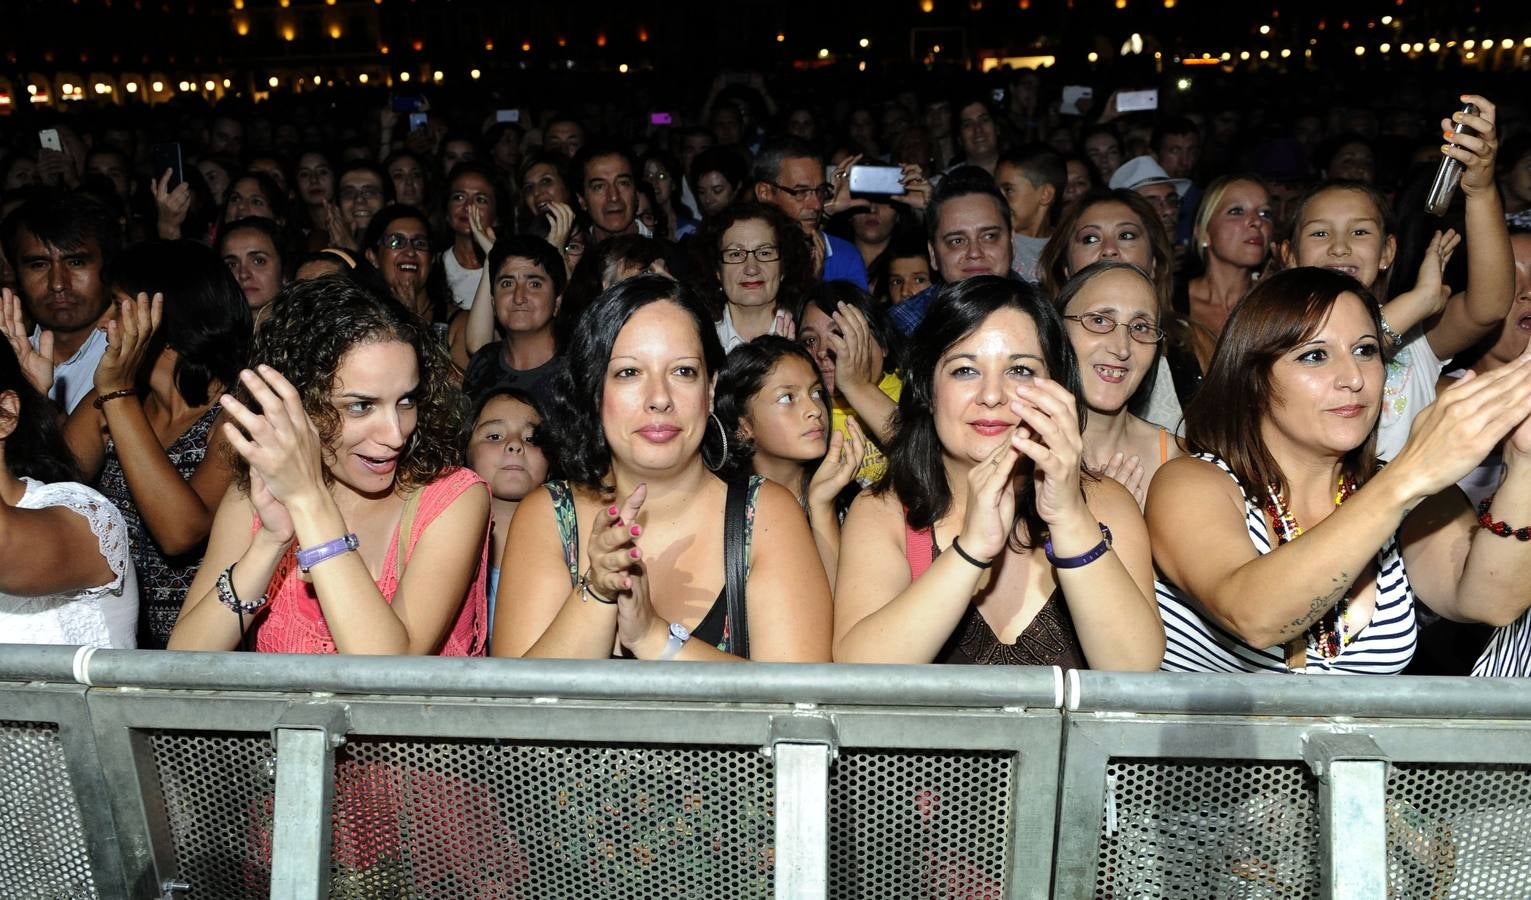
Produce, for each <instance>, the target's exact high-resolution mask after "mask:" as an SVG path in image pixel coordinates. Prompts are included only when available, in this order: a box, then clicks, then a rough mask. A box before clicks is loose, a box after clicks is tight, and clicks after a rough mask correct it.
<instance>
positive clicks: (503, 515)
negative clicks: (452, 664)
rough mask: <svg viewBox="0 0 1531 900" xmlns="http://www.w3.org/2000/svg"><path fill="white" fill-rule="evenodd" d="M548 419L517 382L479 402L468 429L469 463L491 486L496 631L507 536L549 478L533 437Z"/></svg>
mask: <svg viewBox="0 0 1531 900" xmlns="http://www.w3.org/2000/svg"><path fill="white" fill-rule="evenodd" d="M541 424H542V412H541V410H540V409H539V407H538V401H537V399H536V398H535V397H533V396H532V395H531V394H529V393H527V392H525V391H522V390H518V389H516V388H512V387H494V388H490V389H489V391H488V392H487V393H485V394H484V395H483V399H481V400H480V401H479V403H478V409H477V411H476V412H475V414H474V417H473V430H472V431H470V432H469V433H468V466H469V467H470V468H471V469H473V471H475V472H477V473H478V477H480V478H482V479H484V482H485V483H486V484H488V485H489V495H490V497H491V498H492V502H491V504H490V517H491V519H492V520H493V523H494V524H493V527H492V529H491V531H490V540H489V563H490V565H489V583H488V598H489V616H488V628H489V632H490V634H493V633H494V599H495V592H496V591H497V590H498V589H499V584H500V557H501V556H503V555H504V553H505V535H506V533H507V532H508V531H509V530H510V521H511V519H512V518H514V517H515V515H516V508H517V507H518V506H520V505H521V501H522V500H523V499H524V498H525V497H526V495H527V494H530V493H531V492H532V491H533V490H534V489H535V488H537V487H538V486H540V485H541V484H542V483H543V482H544V481H546V480H547V477H548V459H547V456H546V455H545V454H544V453H543V452H542V448H541V447H539V446H537V444H536V443H535V441H534V440H533V434H534V432H535V431H536V430H537V428H538V426H540V425H541Z"/></svg>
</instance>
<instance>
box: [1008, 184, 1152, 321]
mask: <svg viewBox="0 0 1531 900" xmlns="http://www.w3.org/2000/svg"><path fill="white" fill-rule="evenodd" d="M1092 171H1093V170H1092ZM1101 203H1120V204H1122V205H1123V206H1125V207H1127V208H1128V209H1130V210H1132V214H1133V215H1134V216H1137V218H1138V221H1140V222H1142V223H1143V235H1144V237H1146V238H1147V239H1148V250H1149V258H1150V260H1151V262H1152V263H1153V272H1151V273H1150V277H1151V278H1153V282H1154V294H1155V295H1156V296H1157V297H1158V298H1159V310H1160V316H1161V317H1164V316H1168V315H1169V314H1170V310H1171V303H1170V295H1171V293H1172V292H1173V290H1174V274H1175V273H1174V248H1173V246H1172V245H1171V244H1170V236H1169V235H1168V234H1166V233H1165V231H1164V224H1163V223H1161V222H1160V221H1159V215H1158V213H1156V212H1154V208H1153V207H1152V206H1149V205H1148V201H1147V200H1144V199H1143V196H1142V195H1141V194H1139V193H1138V192H1137V191H1133V190H1128V189H1127V188H1117V189H1116V190H1108V189H1106V188H1092V189H1091V190H1090V191H1089V192H1087V193H1085V194H1084V195H1082V196H1080V197H1079V199H1078V200H1076V201H1074V205H1073V206H1070V207H1068V208H1066V209H1065V210H1064V212H1063V216H1062V218H1061V219H1059V221H1058V227H1057V228H1056V229H1054V230H1053V236H1052V237H1050V238H1048V239H1047V244H1046V245H1045V246H1044V247H1043V248H1042V255H1041V257H1039V258H1038V260H1037V271H1038V272H1040V273H1041V275H1042V292H1043V293H1045V294H1048V295H1056V294H1057V293H1058V291H1060V290H1062V289H1063V285H1064V283H1065V282H1067V281H1068V280H1069V277H1070V276H1071V275H1073V274H1075V273H1072V272H1070V271H1069V244H1070V243H1071V242H1072V241H1073V240H1074V229H1076V228H1078V227H1079V220H1080V219H1082V218H1084V214H1085V212H1086V211H1087V210H1089V209H1090V207H1092V206H1096V205H1098V204H1101Z"/></svg>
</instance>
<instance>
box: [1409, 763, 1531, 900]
mask: <svg viewBox="0 0 1531 900" xmlns="http://www.w3.org/2000/svg"><path fill="white" fill-rule="evenodd" d="M1387 813H1388V814H1387V825H1388V886H1389V894H1390V895H1391V896H1392V897H1395V898H1398V900H1404V898H1419V900H1447V898H1463V900H1468V898H1473V900H1476V898H1483V897H1531V768H1527V767H1523V766H1472V767H1468V766H1421V765H1398V766H1394V768H1393V771H1392V775H1391V777H1390V778H1389V779H1388V809H1387Z"/></svg>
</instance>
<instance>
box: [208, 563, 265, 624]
mask: <svg viewBox="0 0 1531 900" xmlns="http://www.w3.org/2000/svg"><path fill="white" fill-rule="evenodd" d="M213 589H214V590H215V591H217V592H218V602H219V603H222V604H223V605H224V606H227V607H228V608H229V609H231V610H233V611H234V612H237V613H239V614H240V615H241V616H248V615H249V614H251V613H253V612H255V611H256V610H258V609H260V608H261V607H262V606H265V605H266V601H267V600H268V599H269V598H268V597H267V595H265V594H261V595H260V599H259V600H256V601H255V602H254V603H246V602H244V601H243V600H241V599H239V595H238V594H235V593H234V566H232V565H231V566H229V567H228V568H227V569H224V570H223V571H222V572H221V573H220V574H219V575H218V581H217V583H215V584H214V585H213Z"/></svg>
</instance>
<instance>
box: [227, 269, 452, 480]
mask: <svg viewBox="0 0 1531 900" xmlns="http://www.w3.org/2000/svg"><path fill="white" fill-rule="evenodd" d="M385 341H401V342H403V343H405V344H408V345H410V346H411V347H413V348H414V350H415V359H416V360H417V362H418V365H419V367H420V387H419V390H418V392H417V394H416V396H415V403H416V405H415V409H416V425H415V431H414V433H413V434H412V435H410V439H409V443H407V444H406V445H405V446H404V452H403V453H402V454H401V456H400V458H399V468H398V476H397V478H396V479H395V481H394V489H395V490H396V491H400V492H404V493H408V492H410V491H413V490H416V489H418V488H420V487H423V486H425V485H426V484H429V483H430V482H431V481H434V480H435V479H436V478H438V477H440V476H441V474H442V473H443V472H445V471H447V470H448V469H452V468H455V467H457V466H459V465H461V463H462V456H463V438H462V435H463V418H464V414H465V409H464V407H465V405H466V400H465V399H464V397H463V394H462V391H461V390H459V389H458V387H457V384H456V382H455V381H454V379H453V377H452V361H451V358H450V357H449V356H448V355H447V351H446V348H445V347H443V346H442V344H441V341H440V340H439V339H438V338H437V337H436V335H435V333H434V331H433V330H432V329H431V326H430V325H429V324H428V323H427V322H425V321H424V320H423V319H421V318H420V317H418V316H416V315H415V314H414V313H413V312H411V311H410V310H407V309H405V308H404V307H403V306H401V305H400V304H399V303H398V302H397V301H395V300H393V299H392V298H386V297H380V296H378V295H377V294H375V293H373V292H372V291H369V290H367V289H366V288H364V287H362V286H360V285H358V284H357V283H356V282H354V281H352V280H350V279H348V278H344V277H342V276H338V275H330V276H326V277H324V278H315V279H312V280H309V281H295V282H292V283H291V284H289V285H287V286H286V287H285V288H283V289H282V292H281V293H280V294H278V295H277V298H276V299H275V300H273V301H272V302H271V304H270V306H268V307H267V308H266V317H265V319H264V320H263V321H262V322H261V324H260V327H259V329H257V330H256V333H255V346H254V349H253V350H252V352H251V354H250V366H251V368H254V367H255V366H257V365H259V364H261V363H265V364H266V365H268V366H270V367H271V368H273V369H275V370H277V371H278V372H281V373H282V375H283V376H285V377H286V378H287V380H288V381H290V382H292V386H293V387H295V388H297V391H298V395H299V396H300V397H301V398H302V400H303V410H304V412H306V413H308V417H309V419H310V420H311V421H312V422H313V423H314V427H315V428H316V429H318V431H319V439H320V440H321V441H322V442H323V443H324V445H325V446H330V445H331V444H332V443H333V442H334V440H335V438H336V437H337V436H338V435H339V433H340V413H339V412H338V411H337V410H336V409H335V406H334V404H333V403H332V402H331V399H330V395H331V393H332V392H333V390H334V388H335V377H336V373H337V372H338V371H339V370H340V363H341V360H342V359H343V358H344V357H345V355H346V353H347V352H348V351H350V350H351V349H352V348H353V347H356V346H359V345H361V344H368V343H380V342H385ZM234 396H235V398H236V399H238V400H239V401H240V402H241V403H243V404H245V405H246V406H249V407H250V408H251V409H254V410H257V411H258V410H259V409H260V405H259V404H257V403H256V402H255V401H254V399H253V398H252V397H251V396H250V392H249V390H248V389H246V388H245V386H244V385H243V384H242V383H241V384H240V385H239V387H238V389H237V390H236V391H235V392H234ZM230 452H231V453H232V450H231V451H230ZM233 456H234V458H233V460H232V462H233V465H234V472H235V480H236V482H237V483H238V485H239V487H240V489H241V490H244V491H246V492H248V491H249V489H250V469H249V465H248V464H247V463H245V461H244V460H243V459H240V458H239V456H238V454H233ZM324 480H325V483H326V484H329V483H330V482H331V480H332V476H331V474H330V472H329V469H328V467H326V468H325V470H324Z"/></svg>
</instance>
